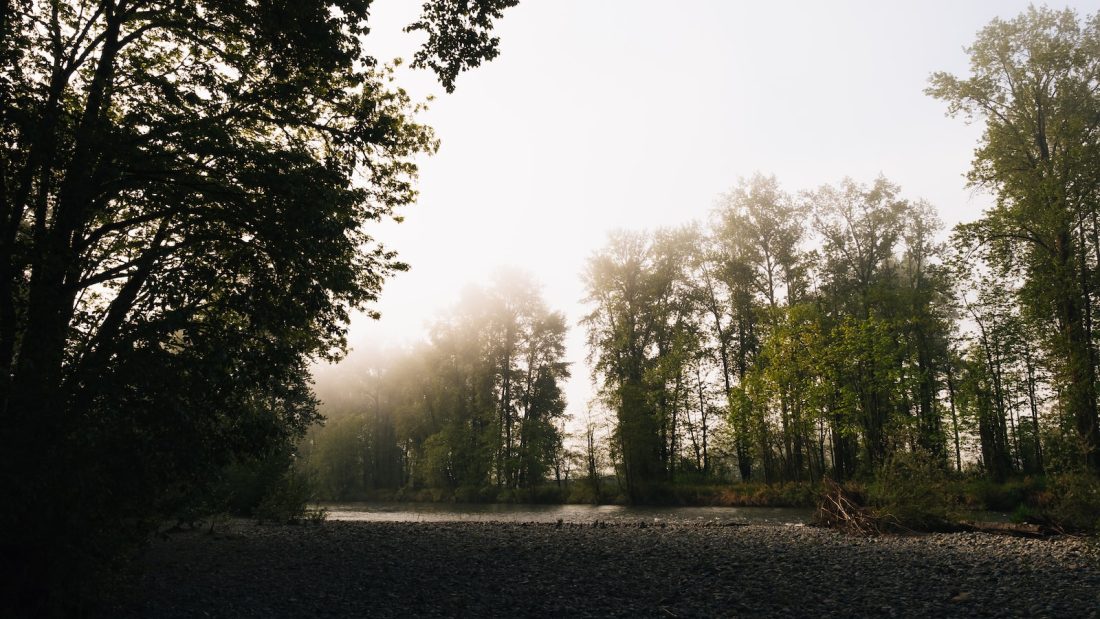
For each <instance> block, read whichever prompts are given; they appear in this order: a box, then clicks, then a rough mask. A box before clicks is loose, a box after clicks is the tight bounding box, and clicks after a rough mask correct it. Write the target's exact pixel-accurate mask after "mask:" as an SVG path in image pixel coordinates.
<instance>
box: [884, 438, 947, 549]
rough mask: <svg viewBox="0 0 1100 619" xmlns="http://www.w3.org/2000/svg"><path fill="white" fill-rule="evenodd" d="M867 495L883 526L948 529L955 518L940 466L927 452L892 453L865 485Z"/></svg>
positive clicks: (903, 528)
mask: <svg viewBox="0 0 1100 619" xmlns="http://www.w3.org/2000/svg"><path fill="white" fill-rule="evenodd" d="M867 499H868V505H869V506H870V507H871V508H872V510H873V513H874V516H875V519H876V520H877V521H878V522H879V523H880V527H881V528H884V529H895V530H907V529H909V530H915V531H935V530H940V529H950V528H952V526H953V525H952V523H953V522H954V521H956V520H957V519H958V513H957V505H956V495H955V493H954V492H953V491H952V488H951V486H950V485H949V483H948V477H947V475H946V473H945V471H944V469H943V466H942V464H941V463H939V462H937V461H935V460H934V459H933V458H931V457H929V456H928V455H927V454H921V453H901V452H897V453H895V454H893V456H892V457H890V458H889V459H888V460H887V461H886V462H885V463H884V464H883V466H882V468H881V469H880V470H879V471H878V475H876V477H875V479H874V481H873V482H872V483H871V484H869V485H868V486H867Z"/></svg>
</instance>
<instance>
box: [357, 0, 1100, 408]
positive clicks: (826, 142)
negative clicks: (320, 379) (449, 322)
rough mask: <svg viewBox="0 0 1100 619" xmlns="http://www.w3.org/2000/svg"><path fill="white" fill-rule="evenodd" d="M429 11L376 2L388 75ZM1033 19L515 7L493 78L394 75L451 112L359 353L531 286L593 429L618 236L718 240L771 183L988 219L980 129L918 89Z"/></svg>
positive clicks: (976, 7)
mask: <svg viewBox="0 0 1100 619" xmlns="http://www.w3.org/2000/svg"><path fill="white" fill-rule="evenodd" d="M419 4H420V3H419V2H416V1H414V0H377V1H376V3H375V8H374V20H373V21H372V25H373V28H374V31H373V32H372V34H371V36H370V39H371V40H373V42H372V45H373V46H374V47H373V48H372V51H373V52H374V53H375V54H377V55H378V57H379V58H380V59H388V58H392V57H395V56H403V57H405V58H406V59H407V58H409V56H410V55H411V52H412V51H413V50H414V49H415V46H416V44H417V41H418V39H417V38H416V36H414V35H405V34H403V33H401V32H400V29H401V26H402V25H404V24H406V23H408V22H410V21H412V20H413V19H414V18H415V16H416V13H417V10H418V6H419ZM1027 5H1028V3H1027V2H1023V1H1015V0H1013V1H1006V0H1002V1H997V2H993V1H985V2H964V1H959V0H956V1H952V2H949V1H923V2H906V3H901V2H885V1H881V0H880V1H877V2H824V1H818V2H810V1H805V2H763V1H756V2H737V1H732V0H731V1H724V2H719V1H710V2H704V1H702V0H699V1H683V2H676V3H669V2H656V1H652V2H651V1H640V0H631V1H627V0H618V1H611V0H521V3H520V5H519V6H518V7H516V8H514V9H509V10H508V11H507V12H506V13H505V16H504V19H503V20H502V21H501V22H500V23H499V25H498V28H497V33H498V34H499V36H500V39H501V45H500V48H501V54H500V57H499V58H497V59H496V60H494V61H493V62H491V63H489V64H486V65H484V66H482V67H480V68H478V69H475V70H473V71H470V72H468V73H466V74H464V75H462V76H461V77H460V78H459V81H458V88H457V90H456V92H455V93H454V94H452V95H445V94H443V93H442V89H441V88H439V87H438V86H437V85H436V84H435V83H434V82H433V80H432V76H431V75H430V74H427V73H426V72H415V73H413V72H403V73H401V83H402V84H403V85H404V86H405V87H406V88H407V89H408V90H409V91H410V93H411V94H413V95H414V97H416V98H423V97H425V96H427V95H429V94H435V95H437V97H436V100H435V101H434V102H433V103H432V104H431V109H430V110H429V111H428V112H426V113H425V114H423V116H422V117H421V120H422V121H424V122H426V123H427V124H429V125H431V126H433V127H434V128H435V130H436V131H437V134H438V137H439V138H440V139H441V140H442V147H441V148H440V150H439V153H438V154H437V155H435V156H433V157H430V158H424V159H423V161H422V166H421V177H420V184H419V186H420V200H419V202H418V204H417V205H415V206H414V207H412V208H409V209H406V210H405V212H404V213H403V214H404V215H405V217H406V220H405V222H404V223H402V224H400V225H384V226H381V227H376V228H375V229H373V230H372V232H373V233H374V234H375V235H376V236H377V237H378V238H379V239H380V240H382V241H383V242H385V243H386V244H387V245H388V246H389V247H391V248H393V249H396V250H398V251H399V252H400V254H401V257H402V259H404V260H405V261H407V262H408V263H410V264H411V265H412V270H411V271H409V272H408V273H404V274H401V275H399V276H398V277H396V278H394V279H392V280H391V281H389V282H387V283H386V286H385V289H384V290H383V292H382V298H381V302H380V303H379V304H378V306H377V308H378V309H379V310H380V311H381V312H382V315H383V318H382V319H381V321H378V322H373V321H370V320H369V319H366V318H363V317H359V318H356V319H355V320H354V321H353V324H352V344H353V346H358V347H364V346H376V345H377V346H393V345H400V344H402V343H406V342H411V341H414V340H417V339H420V338H423V337H424V336H425V333H426V326H427V325H428V324H429V323H430V322H431V321H432V320H433V319H434V317H435V316H437V315H438V314H439V312H440V311H441V310H442V309H443V308H445V307H447V306H449V305H450V304H453V303H454V302H455V301H456V300H457V298H458V295H459V292H460V290H461V289H462V288H463V287H464V286H465V285H466V284H467V283H471V282H473V283H487V282H489V281H490V279H491V277H492V274H493V272H494V271H495V270H496V269H498V268H500V267H502V266H507V267H516V268H520V269H523V270H526V271H528V272H530V273H531V274H532V275H533V276H534V277H535V278H536V279H537V280H539V281H540V282H541V283H542V284H543V286H544V289H543V293H544V297H545V298H546V300H547V302H548V304H549V305H550V306H551V307H552V308H555V309H559V310H561V311H564V312H565V314H566V316H567V318H568V320H569V323H570V326H571V334H570V337H569V356H570V360H572V361H574V366H573V370H574V377H573V379H572V381H571V383H570V385H569V386H568V388H567V395H568V396H569V408H568V410H569V412H571V413H573V414H577V415H580V416H583V411H584V406H585V403H586V401H587V400H588V398H589V397H590V396H591V393H592V387H591V383H590V378H589V370H588V368H587V366H585V364H584V356H585V351H584V345H583V341H584V334H583V330H582V329H581V328H580V327H578V326H577V324H576V323H577V320H578V319H579V317H580V316H581V315H582V314H583V313H584V307H583V305H582V304H581V299H582V297H583V296H584V291H583V287H582V285H581V281H580V273H581V271H582V269H583V268H584V264H585V261H586V259H587V258H588V257H589V256H590V255H591V254H592V253H593V252H594V251H595V250H597V249H598V248H599V247H601V246H602V245H603V244H604V242H605V241H606V238H607V232H608V231H609V230H612V229H615V228H628V229H637V228H653V227H657V226H662V225H679V224H684V223H688V222H689V221H691V220H693V219H694V220H700V221H705V220H706V219H707V217H708V214H709V212H710V211H711V209H712V208H713V206H714V202H715V199H716V198H717V196H718V195H719V194H721V193H723V192H725V191H727V190H728V189H729V188H730V187H732V186H733V185H734V184H736V182H737V180H738V178H739V177H742V176H744V177H747V176H750V175H752V174H753V173H754V172H756V171H760V172H763V173H766V174H775V175H776V176H777V177H778V179H779V181H780V182H781V183H782V184H783V186H784V187H785V188H786V189H787V190H788V191H797V190H800V189H812V188H815V187H817V186H820V185H821V184H824V183H835V182H836V181H838V180H840V179H841V178H842V177H844V176H851V177H853V178H855V179H856V180H859V181H861V182H869V181H871V180H873V179H874V178H875V177H876V176H878V175H879V174H883V175H885V176H886V177H887V178H889V179H890V180H892V181H893V182H895V183H898V184H900V185H901V187H902V191H903V194H904V195H905V196H906V197H910V198H925V199H927V200H929V201H930V202H932V203H933V204H934V205H935V206H936V207H937V208H938V209H939V211H940V214H941V217H942V218H943V220H944V221H945V223H947V224H948V225H953V224H954V223H956V222H959V221H963V220H970V219H973V218H974V217H976V216H977V214H978V213H979V212H980V211H981V209H982V208H984V206H985V205H987V204H988V202H989V199H988V197H987V196H984V195H981V194H975V193H974V192H973V191H972V190H969V189H967V188H966V186H965V179H964V174H965V172H966V171H967V169H968V168H969V162H970V158H971V153H972V152H973V149H974V146H975V144H976V141H977V138H978V136H979V133H980V127H978V126H967V125H966V124H965V123H964V122H963V121H962V120H961V119H949V118H945V116H944V111H945V107H944V105H943V103H941V102H939V101H937V100H934V99H931V98H929V97H927V96H925V95H924V94H923V90H924V88H925V87H926V85H927V80H928V76H929V74H930V73H932V72H933V71H938V70H946V71H950V72H953V73H956V74H965V73H966V71H967V66H968V60H967V57H966V54H965V52H964V51H963V47H964V46H966V45H968V44H969V43H970V42H972V41H973V39H974V35H975V33H976V32H977V31H978V30H979V29H980V28H981V27H982V26H984V25H985V24H987V23H988V22H989V21H990V20H991V19H992V18H994V17H997V16H1001V17H1012V16H1015V15H1017V14H1019V13H1020V12H1021V11H1023V10H1024V9H1025V8H1026V7H1027ZM1052 6H1056V7H1061V6H1063V5H1060V4H1057V5H1052ZM1070 6H1072V7H1074V8H1076V9H1077V11H1078V12H1079V13H1081V14H1083V15H1084V14H1091V13H1094V12H1096V11H1097V10H1098V9H1100V2H1073V3H1070ZM671 7H675V8H674V9H673V8H671Z"/></svg>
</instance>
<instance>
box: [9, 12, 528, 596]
mask: <svg viewBox="0 0 1100 619" xmlns="http://www.w3.org/2000/svg"><path fill="white" fill-rule="evenodd" d="M370 4H371V3H370V2H368V1H365V0H335V1H333V2H318V1H303V2H259V3H235V2H221V1H215V0H211V1H197V2H179V1H174V0H164V1H155V0H101V1H97V2H76V1H56V2H46V1H43V0H27V1H18V2H14V3H7V2H6V3H4V5H3V9H4V10H3V11H0V141H2V148H3V156H2V157H0V367H2V368H3V372H0V428H2V431H3V433H4V435H5V436H8V437H18V439H17V440H12V441H11V446H12V451H11V452H10V453H9V454H8V455H7V456H6V457H5V458H4V461H3V464H2V465H0V492H2V493H3V494H4V495H5V497H6V499H7V501H8V503H9V505H10V506H12V508H11V509H5V510H4V512H3V516H2V517H0V528H2V529H3V531H4V533H2V534H0V535H3V544H4V548H5V550H4V552H3V553H2V554H3V556H4V558H5V560H6V561H7V560H10V561H13V562H16V563H21V562H26V561H32V562H33V561H36V560H35V559H34V557H39V556H49V549H56V548H58V547H60V546H64V545H65V544H68V543H72V544H73V546H74V547H79V548H83V549H89V548H93V547H95V548H102V547H103V544H101V542H102V543H105V536H103V535H99V533H98V532H102V531H118V530H123V529H126V528H127V527H128V526H129V525H131V524H133V523H135V522H144V521H145V518H144V516H145V515H147V514H148V513H149V509H150V507H152V509H154V510H155V509H158V507H157V503H158V500H159V498H160V497H162V496H163V495H164V493H165V489H168V488H173V489H175V488H179V487H181V486H182V487H189V486H196V485H201V481H202V479H203V478H204V474H205V473H204V472H205V471H207V469H208V467H209V466H211V465H216V464H217V463H219V462H225V461H226V460H228V459H231V458H232V457H233V455H234V454H239V453H245V452H249V451H251V452H257V451H262V450H264V449H266V448H269V447H270V446H271V445H272V444H273V443H276V442H279V441H282V440H286V439H287V438H288V436H290V435H294V434H297V433H299V432H301V430H302V428H303V427H304V426H305V424H307V423H308V422H309V421H310V420H311V419H313V417H314V415H315V413H314V404H315V403H314V402H313V400H312V397H311V396H310V394H309V387H308V379H307V374H306V372H305V365H306V363H307V361H308V359H309V358H310V357H315V356H321V357H325V356H331V355H333V354H336V352H337V351H338V350H339V349H340V347H341V346H342V341H343V332H344V324H345V322H346V319H347V315H348V311H349V308H351V307H360V306H363V305H365V304H366V303H369V302H371V301H373V300H374V299H375V297H376V296H377V294H378V291H379V288H380V285H381V282H382V281H383V279H384V278H385V277H387V276H388V275H390V274H391V273H393V272H394V271H395V270H399V269H401V268H402V265H401V264H400V263H399V262H398V261H397V260H396V258H395V255H394V254H393V253H392V252H390V251H388V250H386V249H384V248H382V247H381V246H380V245H378V244H377V243H375V242H374V240H373V239H372V238H371V237H370V236H369V235H368V234H367V233H366V232H364V231H363V224H365V223H366V222H369V221H374V220H378V219H380V218H384V217H388V216H390V215H391V214H392V212H393V210H394V209H395V208H397V207H399V206H401V205H404V204H407V203H408V202H409V201H410V200H412V198H413V196H414V195H415V192H414V189H413V185H412V181H413V176H414V173H415V166H414V164H413V162H412V157H413V156H414V155H416V154H417V153H421V152H425V151H431V150H432V149H433V148H434V147H435V141H434V138H433V137H432V134H431V132H430V131H429V130H428V129H427V128H426V127H424V126H422V125H419V124H417V123H416V122H415V121H414V119H413V114H414V112H415V109H416V108H415V106H413V105H412V103H411V102H410V100H409V98H408V96H407V95H406V94H405V93H404V92H403V91H401V90H399V89H395V88H393V87H392V86H391V85H390V83H389V81H388V79H387V75H386V71H385V70H384V69H382V68H380V67H379V66H378V63H377V62H376V61H375V60H374V59H373V58H372V57H370V56H369V54H368V53H367V50H366V49H365V48H364V40H365V39H364V35H366V33H367V31H368V27H367V23H368V17H369V9H370ZM513 4H515V1H514V0H478V1H474V2H461V3H460V2H451V1H449V0H431V1H428V2H426V3H425V4H424V12H423V17H422V18H421V20H420V21H418V22H417V23H416V24H414V25H413V26H411V28H412V29H416V30H423V31H426V32H428V33H429V38H428V42H427V44H426V45H425V47H423V48H422V49H421V51H420V52H419V54H418V56H417V58H416V61H417V62H418V63H420V64H424V65H426V66H431V67H433V68H434V69H436V70H437V71H438V73H439V76H440V79H441V80H442V82H443V84H444V85H445V86H446V87H447V88H451V87H453V84H454V79H455V76H456V75H457V73H458V72H459V71H460V70H461V69H463V68H465V67H468V66H472V65H476V64H477V63H478V62H480V61H481V60H483V59H485V58H489V57H492V56H493V55H494V54H495V53H496V42H495V39H493V38H491V37H489V36H488V31H489V29H490V27H491V25H492V22H493V19H494V18H496V17H499V15H500V13H501V11H502V9H504V8H505V7H507V6H510V5H513ZM471 43H472V44H471ZM150 444H156V445H157V449H156V450H152V449H151V448H150V447H148V445H150ZM135 460H140V461H142V462H143V466H142V467H133V466H132V465H131V463H132V462H133V461H135ZM82 540H87V541H82ZM53 563H55V564H56V565H55V567H60V564H61V563H63V562H53ZM68 563H71V562H68ZM50 569H53V568H50ZM20 571H22V570H20ZM37 576H40V577H41V576H42V575H41V574H37ZM43 578H44V577H43ZM43 582H45V580H43ZM16 586H17V587H18V586H20V585H19V584H18V583H17V584H16Z"/></svg>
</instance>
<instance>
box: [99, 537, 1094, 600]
mask: <svg viewBox="0 0 1100 619" xmlns="http://www.w3.org/2000/svg"><path fill="white" fill-rule="evenodd" d="M135 570H136V571H135V574H134V575H133V577H132V580H131V581H130V582H129V584H128V585H127V586H125V587H124V590H123V591H122V592H121V593H120V594H119V597H118V599H117V600H116V601H115V602H113V603H112V605H111V606H110V607H109V608H108V609H106V614H109V615H111V616H124V617H207V616H209V617H436V616H455V617H516V616H525V617H527V616H541V617H583V616H593V617H741V616H746V617H750V616H751V617H757V616H760V617H769V616H775V617H789V616H813V617H818V616H835V617H850V616H923V617H943V616H983V617H1011V616H1042V617H1100V543H1098V541H1097V540H1096V539H1083V538H1068V537H1063V538H1057V539H1050V540H1036V539H1023V538H1013V537H1004V536H993V535H987V534H981V533H955V534H932V535H918V536H904V537H900V536H884V537H874V538H861V537H851V536H846V535H842V534H839V533H836V532H833V531H829V530H823V529H817V528H812V527H802V526H777V525H744V524H739V523H733V522H726V523H714V522H712V523H707V524H706V525H699V524H678V523H654V522H651V521H650V522H644V521H643V522H635V523H613V524H610V525H608V524H603V523H600V524H596V523H568V522H566V523H558V524H555V523H550V524H547V523H537V524H536V523H528V524H523V523H511V524H505V523H439V522H433V523H389V522H387V523H382V522H373V523H370V522H327V523H324V524H323V525H320V526H297V527H289V526H260V525H255V524H251V523H247V522H234V523H230V524H228V525H225V526H223V527H222V528H221V530H220V532H215V533H214V534H207V533H205V532H200V531H195V532H185V533H178V534H174V535H171V536H169V537H168V538H167V539H164V540H159V541H157V542H155V543H153V544H152V545H151V546H150V547H149V548H148V549H146V550H145V551H144V552H143V553H142V554H141V556H139V557H138V560H137V563H136V564H135Z"/></svg>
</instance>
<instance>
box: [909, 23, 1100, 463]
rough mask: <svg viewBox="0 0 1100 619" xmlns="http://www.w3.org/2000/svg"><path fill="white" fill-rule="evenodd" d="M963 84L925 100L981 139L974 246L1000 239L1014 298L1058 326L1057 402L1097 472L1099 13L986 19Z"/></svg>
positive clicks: (946, 79) (940, 84)
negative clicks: (1018, 287)
mask: <svg viewBox="0 0 1100 619" xmlns="http://www.w3.org/2000/svg"><path fill="white" fill-rule="evenodd" d="M968 51H969V53H970V68H971V74H972V75H971V77H970V78H968V79H960V78H957V77H955V76H953V75H949V74H947V73H937V74H935V75H933V77H932V80H931V86H930V87H929V88H928V91H927V92H928V94H930V95H932V96H934V97H936V98H939V99H943V100H944V101H946V102H947V104H948V111H949V113H950V114H953V115H954V114H960V113H961V114H965V115H966V116H967V117H968V118H969V117H978V118H980V119H981V120H983V121H984V123H985V133H984V134H983V136H982V139H981V142H980V143H979V146H978V148H977V149H976V151H975V157H974V161H973V165H972V167H971V170H970V174H969V178H970V182H971V183H972V184H973V185H975V186H979V187H985V188H987V189H990V190H992V191H993V192H994V194H995V196H996V198H997V202H996V205H995V206H994V207H993V208H991V209H990V210H988V211H987V212H986V213H985V214H984V215H983V217H982V218H981V219H980V220H979V221H978V222H975V224H974V232H975V233H976V234H977V236H978V237H979V238H980V239H981V240H982V242H986V243H990V242H994V241H1004V242H1005V250H1006V251H1005V252H1003V253H1001V254H999V255H998V259H999V260H1001V261H1002V264H1007V263H1015V264H1017V265H1019V266H1020V268H1021V269H1022V270H1023V274H1024V290H1023V291H1022V298H1023V299H1025V302H1026V303H1027V304H1028V306H1029V308H1030V310H1031V311H1032V312H1034V314H1035V315H1036V316H1042V317H1045V318H1047V319H1049V320H1051V321H1053V322H1054V323H1055V324H1057V331H1058V334H1059V336H1058V338H1057V340H1056V342H1055V346H1056V348H1057V351H1058V353H1059V356H1061V357H1062V358H1063V359H1064V363H1061V364H1060V367H1059V368H1058V371H1057V382H1058V385H1059V386H1060V387H1061V389H1060V390H1059V391H1060V392H1061V394H1062V405H1063V408H1064V410H1065V412H1066V415H1067V416H1068V417H1069V418H1070V419H1071V420H1072V423H1073V426H1074V427H1075V429H1076V432H1077V436H1078V439H1079V441H1080V442H1081V445H1082V449H1081V451H1082V459H1081V462H1082V464H1084V465H1086V466H1087V467H1089V468H1091V469H1092V470H1093V471H1100V427H1098V422H1097V403H1096V396H1097V394H1096V386H1095V384H1096V378H1097V377H1096V365H1097V363H1096V350H1095V349H1096V347H1095V342H1094V336H1093V333H1092V331H1093V328H1092V322H1093V319H1094V314H1095V312H1096V308H1095V307H1094V301H1093V297H1094V288H1095V285H1096V277H1097V266H1098V258H1100V241H1098V239H1100V228H1098V226H1097V223H1098V217H1100V213H1098V207H1097V205H1098V204H1100V200H1098V199H1097V198H1098V197H1100V194H1098V190H1100V174H1098V173H1097V170H1100V165H1098V164H1100V141H1098V139H1097V138H1098V131H1100V99H1098V98H1097V97H1096V85H1097V79H1098V77H1100V14H1097V15H1094V16H1092V17H1091V18H1088V19H1086V20H1084V22H1083V23H1082V22H1080V21H1079V20H1078V18H1077V15H1076V14H1075V13H1074V12H1073V11H1071V10H1068V9H1067V10H1063V11H1054V10H1051V9H1047V8H1045V7H1044V8H1036V7H1031V8H1029V9H1028V10H1027V11H1026V12H1024V13H1023V14H1021V15H1020V16H1018V17H1016V18H1015V19H1011V20H1000V19H997V20H994V21H993V22H992V23H990V24H989V25H988V26H986V27H985V28H984V29H983V30H982V31H981V32H979V33H978V37H977V39H976V40H975V42H974V44H973V45H972V46H971V47H970V48H969V50H968Z"/></svg>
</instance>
